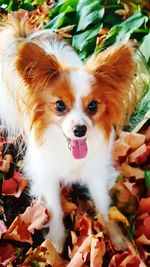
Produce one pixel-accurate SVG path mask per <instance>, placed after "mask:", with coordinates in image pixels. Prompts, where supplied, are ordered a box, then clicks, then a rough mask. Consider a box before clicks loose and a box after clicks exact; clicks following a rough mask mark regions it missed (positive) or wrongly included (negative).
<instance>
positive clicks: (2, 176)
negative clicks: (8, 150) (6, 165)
mask: <svg viewBox="0 0 150 267" xmlns="http://www.w3.org/2000/svg"><path fill="white" fill-rule="evenodd" d="M4 179H5V173H3V172H0V182H2V181H3V180H4Z"/></svg>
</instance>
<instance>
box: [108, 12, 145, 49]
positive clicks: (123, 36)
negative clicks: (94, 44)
mask: <svg viewBox="0 0 150 267" xmlns="http://www.w3.org/2000/svg"><path fill="white" fill-rule="evenodd" d="M147 21H148V18H147V16H144V15H143V14H141V13H140V12H139V13H136V14H134V15H132V16H131V17H129V18H128V19H127V20H124V21H123V22H122V23H120V24H117V25H115V26H113V27H112V28H111V29H110V31H109V33H108V37H107V38H106V39H105V41H104V43H103V45H104V47H108V46H110V45H112V44H114V43H118V42H121V41H124V42H126V41H128V40H129V39H130V37H131V36H132V34H133V33H134V32H135V31H136V30H137V29H139V28H140V27H141V26H142V25H144V24H145V23H146V22H147Z"/></svg>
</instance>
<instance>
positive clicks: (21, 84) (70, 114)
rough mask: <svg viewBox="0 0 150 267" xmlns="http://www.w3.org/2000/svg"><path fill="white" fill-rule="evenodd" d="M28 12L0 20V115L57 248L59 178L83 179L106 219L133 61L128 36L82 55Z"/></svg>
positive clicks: (59, 245) (60, 241)
mask: <svg viewBox="0 0 150 267" xmlns="http://www.w3.org/2000/svg"><path fill="white" fill-rule="evenodd" d="M28 21H29V20H28V15H26V14H22V13H21V15H20V13H10V14H9V15H8V20H7V21H5V22H4V23H1V25H0V99H1V101H0V116H1V118H2V120H3V122H4V123H5V124H7V126H8V129H10V131H11V132H13V133H17V132H21V133H23V135H24V138H25V141H26V145H27V151H26V155H25V162H24V170H25V172H26V173H27V175H28V176H29V178H30V180H31V182H32V194H34V195H36V196H38V198H39V199H42V200H44V201H45V203H46V207H47V209H48V211H49V213H50V223H49V226H50V231H49V234H48V238H50V239H51V241H52V242H53V244H54V245H55V247H56V248H57V250H58V251H60V250H61V249H62V247H63V242H64V240H65V228H64V224H63V212H62V208H61V201H60V182H61V181H62V182H63V183H65V184H70V183H76V182H77V183H81V184H82V185H86V186H87V187H88V189H89V192H90V194H91V198H92V200H93V202H94V204H95V207H96V210H97V211H98V212H100V213H102V214H103V216H104V218H105V219H107V216H108V210H109V206H110V196H109V190H110V188H111V187H112V186H113V184H114V182H115V179H116V176H117V171H116V169H115V168H114V166H113V165H114V164H113V160H112V147H113V142H114V138H115V131H116V129H119V128H120V127H121V126H122V125H123V124H124V122H125V119H126V116H127V113H128V111H129V109H130V107H131V100H132V90H133V87H132V86H131V84H132V80H133V75H134V69H135V62H134V56H133V47H132V44H131V43H125V44H124V43H120V44H117V45H113V46H112V47H110V48H108V49H106V50H105V51H103V52H100V53H95V54H94V55H92V56H91V57H90V58H89V59H88V60H87V62H85V63H83V62H82V61H81V60H80V58H79V56H78V55H77V53H76V52H75V51H74V50H73V48H72V47H71V46H70V45H69V44H68V43H66V42H65V41H64V40H62V38H60V37H59V35H58V34H57V33H54V32H53V31H52V30H34V29H33V27H31V26H30V24H29V23H28Z"/></svg>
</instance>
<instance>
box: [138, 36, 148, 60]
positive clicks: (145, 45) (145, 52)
mask: <svg viewBox="0 0 150 267" xmlns="http://www.w3.org/2000/svg"><path fill="white" fill-rule="evenodd" d="M139 49H140V51H141V53H142V55H143V56H144V57H145V60H146V62H148V61H149V59H150V33H148V34H147V35H146V36H145V37H144V38H143V40H142V43H141V45H140V47H139Z"/></svg>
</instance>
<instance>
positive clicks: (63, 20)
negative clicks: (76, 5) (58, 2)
mask: <svg viewBox="0 0 150 267" xmlns="http://www.w3.org/2000/svg"><path fill="white" fill-rule="evenodd" d="M73 11H74V10H73V9H72V7H71V6H68V7H67V9H66V10H65V11H64V12H62V13H60V14H59V15H57V16H56V17H55V18H53V19H52V20H51V21H50V22H49V23H48V24H47V25H46V26H45V27H44V28H45V29H52V28H53V29H58V28H60V27H62V26H64V25H69V24H70V25H71V24H74V21H73V19H72V18H69V17H68V16H67V14H69V13H72V12H73Z"/></svg>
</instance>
